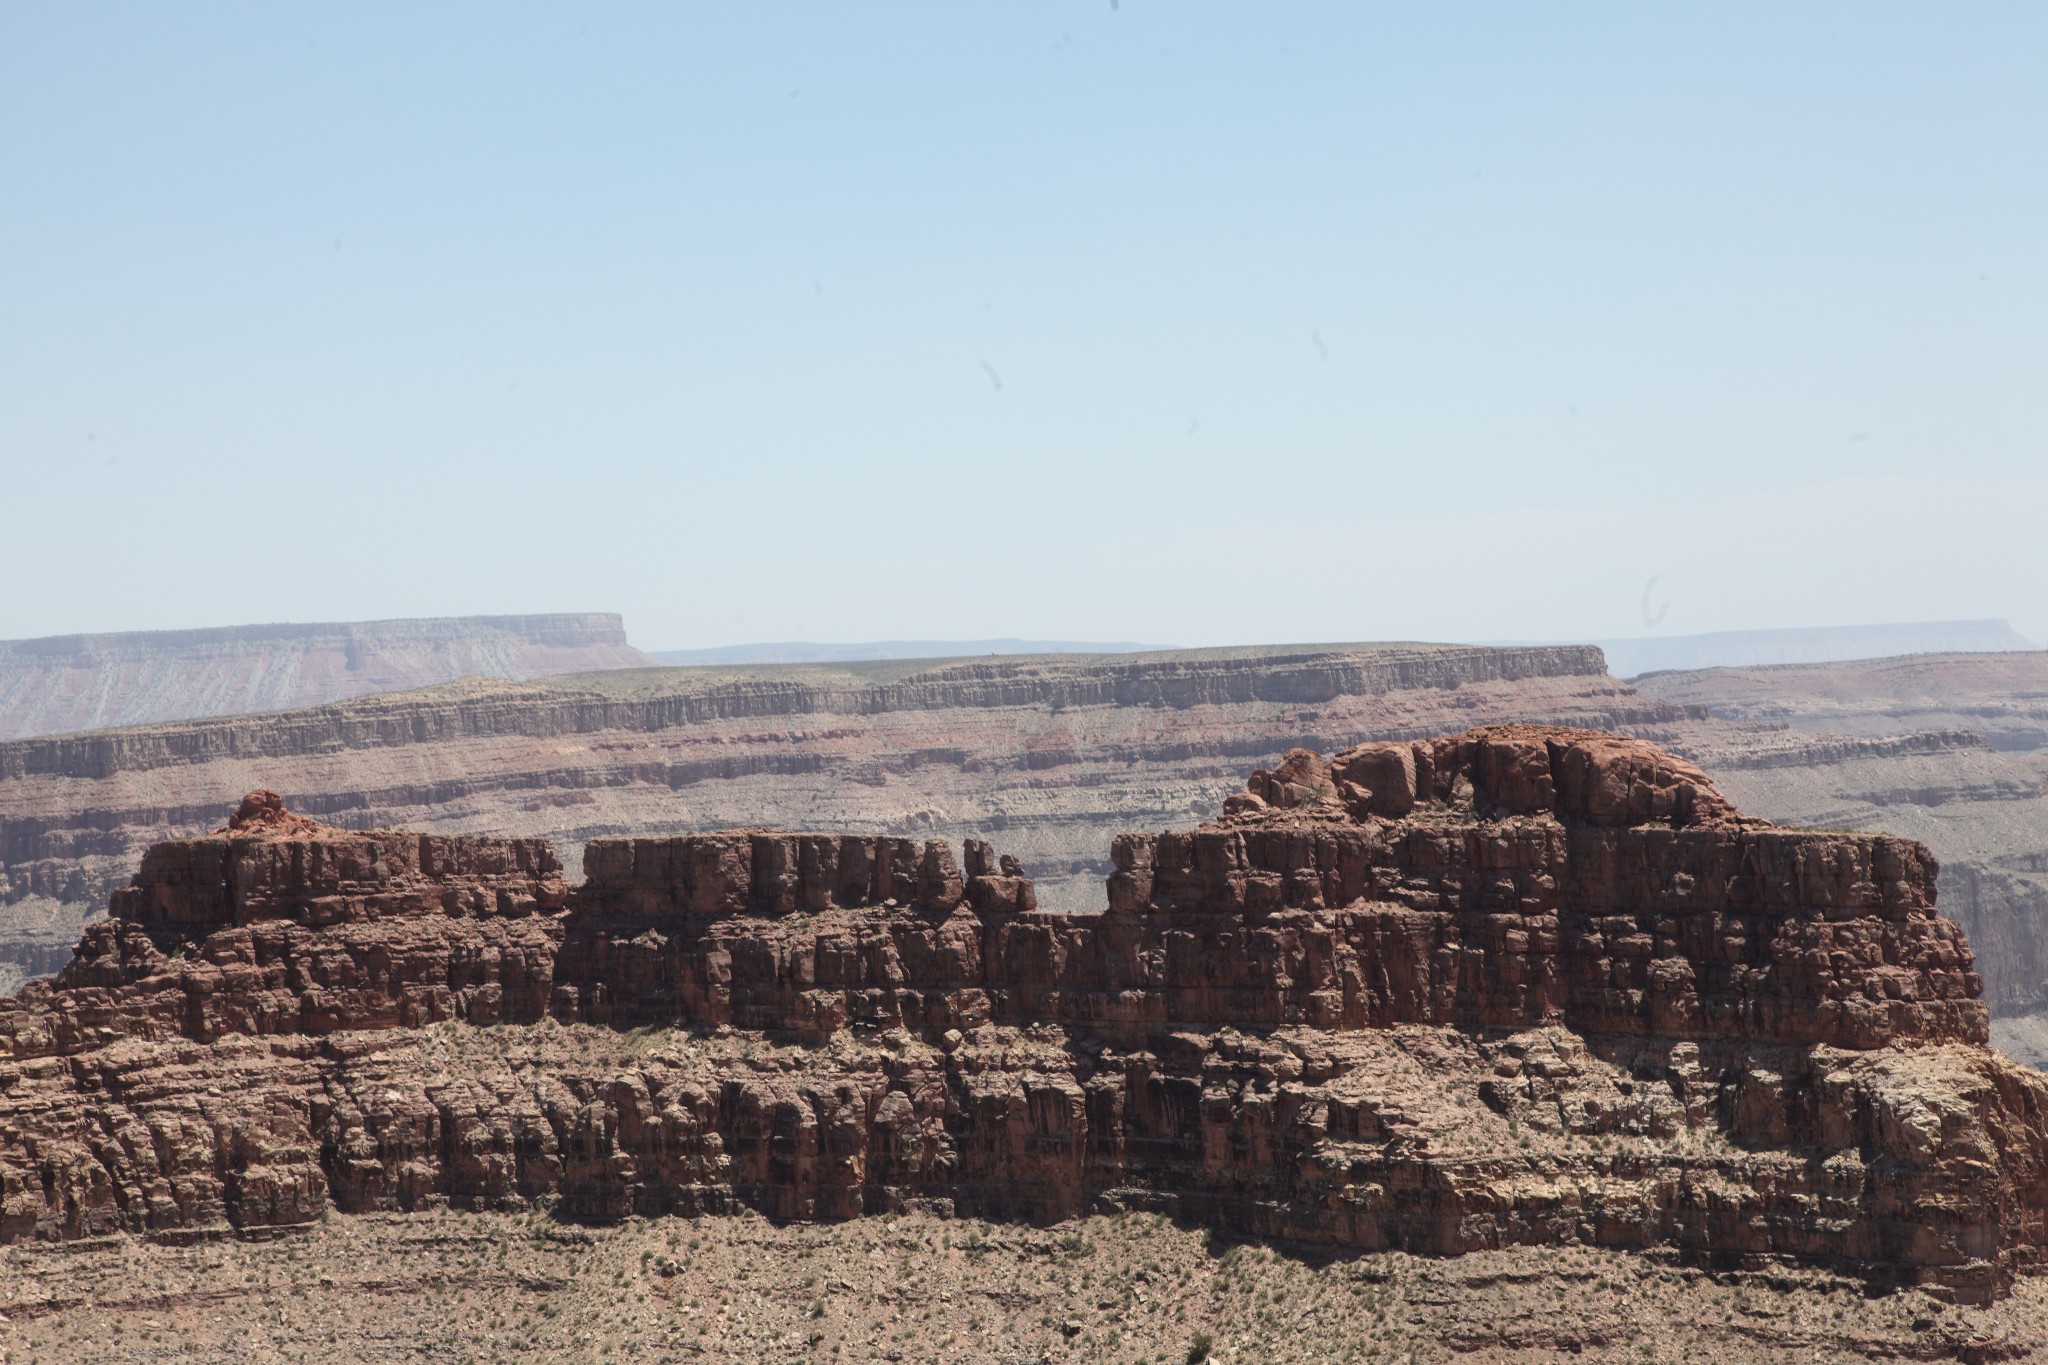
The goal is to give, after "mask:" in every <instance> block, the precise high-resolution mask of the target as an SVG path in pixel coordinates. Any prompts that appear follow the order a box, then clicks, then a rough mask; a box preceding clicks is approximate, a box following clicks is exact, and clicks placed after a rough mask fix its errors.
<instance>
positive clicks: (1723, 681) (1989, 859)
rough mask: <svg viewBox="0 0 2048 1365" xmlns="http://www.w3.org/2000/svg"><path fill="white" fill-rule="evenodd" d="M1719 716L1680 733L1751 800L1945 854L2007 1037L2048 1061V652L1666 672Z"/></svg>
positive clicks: (1945, 893) (1660, 683)
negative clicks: (2044, 1014)
mask: <svg viewBox="0 0 2048 1365" xmlns="http://www.w3.org/2000/svg"><path fill="white" fill-rule="evenodd" d="M1636 687H1637V690H1638V691H1640V692H1641V693H1642V694H1644V695H1645V696H1648V697H1652V698H1655V699H1658V700H1662V701H1666V702H1669V703H1671V704H1673V705H1677V706H1683V707H1689V708H1698V709H1700V710H1704V711H1705V712H1706V713H1707V716H1708V719H1707V720H1706V721H1704V722H1699V723H1694V724H1692V725H1689V726H1687V727H1685V732H1684V733H1683V734H1676V733H1674V734H1672V735H1669V736H1667V737H1666V738H1667V740H1668V741H1670V742H1671V743H1672V744H1673V747H1674V748H1677V749H1679V750H1680V751H1682V752H1684V753H1686V754H1687V755H1688V756H1689V757H1691V758H1693V759H1694V760H1695V761H1697V762H1699V763H1700V764H1701V765H1702V766H1704V767H1706V768H1707V770H1708V771H1710V772H1712V773H1713V774H1714V775H1715V778H1716V780H1717V781H1718V782H1719V783H1720V784H1721V786H1722V788H1723V789H1724V790H1726V791H1727V792H1728V793H1729V794H1730V796H1732V797H1734V798H1735V799H1737V800H1739V801H1740V802H1741V803H1742V804H1743V806H1744V807H1745V808H1746V809H1749V810H1753V811H1755V812H1757V813H1758V814H1760V815H1764V816H1768V817H1769V818H1771V819H1774V820H1784V821H1788V822H1797V823H1800V824H1807V825H1828V826H1831V827H1836V828H1844V829H1866V830H1885V831H1889V832H1891V833H1895V834H1900V835H1904V836H1906V837H1909V838H1912V839H1917V840H1919V841H1921V842H1923V843H1925V844H1927V845H1928V847H1930V848H1931V849H1933V850H1934V852H1935V854H1936V855H1937V856H1938V857H1939V858H1940V859H1941V864H1942V876H1941V904H1942V910H1943V912H1944V913H1945V914H1948V915H1950V916H1952V917H1953V918H1955V919H1956V920H1957V921H1958V922H1959V923H1961V924H1962V925H1963V926H1964V928H1965V929H1967V930H1968V931H1969V935H1970V941H1971V942H1972V943H1973V944H1975V945H1976V946H1977V951H1978V954H1979V957H1980V958H1981V959H1982V961H1983V962H1984V963H1985V977H1986V989H1987V997H1988V999H1989V1001H1990V1003H1991V1006H1992V1010H1993V1013H1994V1015H1995V1016H1997V1017H1998V1018H1999V1019H2000V1021H2001V1022H2000V1026H1999V1029H1998V1040H1999V1043H2000V1046H2002V1047H2007V1048H2009V1049H2010V1050H2011V1051H2012V1052H2013V1055H2015V1056H2019V1057H2022V1058H2023V1059H2025V1060H2027V1061H2029V1062H2030V1063H2032V1064H2035V1065H2043V1064H2048V1021H2043V1020H2041V1019H2038V1018H2029V1017H2028V1016H2035V1015H2038V1014H2039V1012H2040V1011H2041V1010H2042V1009H2043V1008H2044V1007H2048V653H2042V652H2040V651H2035V652H2032V653H2024V652H2014V653H2003V654H1951V655H1916V656H1907V657H1900V658H1892V659H1865V660H1860V661H1856V662H1853V663H1836V664H1823V665H1796V666H1792V665H1788V666H1782V667H1769V668H1743V669H1736V668H1726V669H1713V670H1708V671H1705V672H1697V673H1664V674H1653V675H1651V676H1649V677H1646V678H1641V679H1638V680H1637V683H1636Z"/></svg>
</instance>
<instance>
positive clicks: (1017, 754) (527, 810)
mask: <svg viewBox="0 0 2048 1365" xmlns="http://www.w3.org/2000/svg"><path fill="white" fill-rule="evenodd" d="M1682 714H1683V712H1681V711H1680V710H1678V709H1675V708H1672V707H1669V706H1667V705H1664V704H1663V703H1657V702H1645V701H1644V700H1643V699H1642V698H1640V697H1637V696H1635V695H1634V694H1633V693H1631V692H1630V691H1629V690H1628V689H1627V688H1626V687H1624V686H1622V685H1621V684H1619V683H1616V682H1615V681H1614V680H1613V679H1612V678H1609V677H1608V676H1607V675H1606V674H1605V672H1604V670H1603V668H1602V665H1601V660H1600V656H1599V653H1598V651H1596V650H1591V649H1587V648H1582V647H1575V648H1566V649H1549V648H1545V649H1467V648H1459V647H1431V646H1317V647H1303V648H1295V649H1287V648H1263V649H1236V650H1207V651H1178V652H1168V653H1157V654H1143V655H1131V656H1072V657H1063V658H1050V659H1047V658H1037V659H1031V658H1025V659H979V660H958V661H941V662H937V663H934V662H931V661H917V662H902V661H898V662H888V663H855V664H846V665H837V666H832V667H773V668H771V667H760V668H716V669H671V670H658V671H629V672H616V673H608V674H591V675H583V676H576V677H562V678H550V679H544V680H538V681H534V682H529V683H526V684H523V685H514V684H504V683H484V682H477V681H471V682H465V683H460V684H453V685H448V686H443V687H440V688H434V689H426V690H422V691H416V692H410V693H399V694H388V695H382V696H375V697H363V698H358V699H356V700H353V701H349V702H345V703H340V704H336V705H333V706H326V707H318V708H311V709H306V710H299V711H290V712H281V713H276V714H272V715H259V716H238V717H233V718H222V719H215V720H201V721H192V722H187V723H183V724H177V725H161V726H150V727H142V728H136V729H129V730H122V731H107V732H101V733H97V734H90V735H67V736H57V737H51V738H46V739H34V740H24V741H16V742H13V743H7V744H0V955H4V957H5V958H6V959H8V960H11V961H12V962H13V963H14V964H15V970H16V972H17V973H20V972H23V971H25V970H27V969H30V968H33V969H34V970H37V971H47V970H54V968H55V967H56V966H61V965H62V957H63V955H64V954H65V953H68V951H69V947H70V945H71V943H73V942H74V941H75V940H76V939H77V936H78V928H79V926H80V925H81V924H82V923H83V921H84V920H85V918H86V917H88V916H90V915H92V914H96V913H99V912H100V911H101V910H102V909H103V908H104V906H105V904H106V898H107V895H108V894H109V892H111V891H112V890H113V888H114V887H116V886H118V885H120V884H121V883H122V882H123V881H125V880H126V878H127V876H128V874H129V872H130V870H131V869H132V867H133V865H134V860H135V858H136V857H137V856H139V854H140V853H141V852H142V850H143V849H144V848H146V847H147V846H148V845H149V844H151V843H153V842H156V841H158V840H162V839H169V838H175V837H179V836H183V835H189V834H195V833H199V832H202V831H204V830H207V829H210V828H211V827H212V826H213V825H214V824H215V823H217V821H218V818H219V817H218V813H219V811H220V810H221V809H222V808H224V807H226V806H229V805H231V804H232V803H233V802H234V800H235V799H236V798H237V797H238V796H239V795H240V794H241V793H242V792H244V791H246V790H248V789H249V788H251V787H258V786H262V787H269V788H273V789H275V790H277V791H280V792H282V793H284V795H285V796H286V798H287V799H288V800H289V801H290V802H291V803H292V805H293V807H294V809H297V810H302V811H305V812H307V813H309V814H313V815H316V816H318V817H319V818H320V819H322V820H324V821H327V822H328V823H330V824H335V825H340V826H344V827H355V828H374V827H392V826H405V827H411V828H417V829H423V830H429V831H435V832H444V833H482V832H493V833H512V834H520V835H530V836H536V837H544V838H547V839H550V840H552V841H553V842H554V843H555V844H556V845H557V846H558V847H560V848H561V849H562V851H563V853H564V855H565V856H566V857H568V858H569V859H570V860H571V861H572V863H573V861H574V860H575V859H576V857H577V856H579V851H580V849H581V848H582V846H583V844H584V843H585V842H586V841H588V840H591V839H597V838H607V837H618V836H624V835H635V834H670V833H674V832H677V831H680V830H690V829H699V830H702V829H718V828H725V827H732V826H738V825H744V824H748V823H751V822H755V821H759V820H761V819H763V818H767V817H772V818H773V819H774V820H775V821H776V822H777V823H780V824H785V825H800V826H803V827H807V828H812V829H820V830H841V831H854V830H873V831H882V832H887V833H891V834H898V835H905V836H915V837H934V836H943V837H949V838H952V839H955V840H958V839H960V838H962V837H965V836H967V835H970V834H982V833H986V834H994V835H998V836H1000V837H1001V838H1002V840H1003V841H1004V843H1005V845H1006V846H1007V847H1010V848H1012V849H1014V850H1015V851H1016V852H1017V853H1018V854H1019V855H1020V856H1023V857H1024V858H1026V859H1027V860H1028V861H1029V862H1030V863H1031V865H1032V867H1033V869H1034V871H1035V872H1036V873H1037V876H1038V886H1039V894H1040V896H1041V897H1042V898H1043V899H1044V901H1045V903H1046V904H1047V905H1049V906H1053V907H1057V908H1067V909H1084V908H1089V907H1090V906H1092V905H1093V904H1094V903H1095V901H1096V900H1097V898H1098V897H1099V894H1100V890H1099V888H1100V879H1101V878H1102V876H1104V875H1105V874H1106V873H1107V872H1108V870H1109V864H1108V858H1107V852H1108V847H1109V841H1110V839H1111V837H1112V836H1114V835H1115V834H1116V832H1117V831H1119V830H1122V829H1126V828H1134V827H1144V826H1147V825H1150V826H1152V827H1155V828H1156V827H1163V826H1165V825H1169V824H1175V823H1179V824H1190V823H1193V822H1195V821H1198V820H1201V819H1203V818H1205V817H1207V816H1209V815H1213V814H1215V813H1216V812H1217V811H1218V810H1219V809H1220V805H1221V801H1222V799H1223V797H1224V796H1225V795H1226V794H1227V793H1228V792H1229V791H1230V790H1231V789H1233V788H1235V787H1236V786H1238V785H1239V783H1240V780H1241V778H1242V774H1243V773H1244V771H1245V770H1246V769H1247V768H1249V767H1251V766H1255V765H1257V764H1259V763H1264V762H1270V761H1274V760H1276V759H1277V758H1278V757H1279V755H1280V754H1281V753H1283V752H1285V751H1286V750H1287V749H1288V748H1290V747H1293V746H1296V745H1307V746H1310V747H1319V748H1322V749H1325V750H1331V749H1337V748H1341V747H1343V746H1344V745H1346V744H1350V743H1354V742H1356V741H1357V740H1358V739H1360V738H1362V737H1366V736H1374V735H1385V736H1415V735H1422V734H1428V733H1433V732H1437V731H1441V730H1446V729H1456V728H1459V727H1461V726H1465V725H1470V724H1477V723H1482V722H1487V721H1499V720H1546V721H1558V722H1564V723H1572V724H1581V725H1591V726H1601V727H1607V728H1613V727H1616V726H1626V725H1630V724H1637V723H1642V722H1646V721H1657V720H1660V719H1668V718H1672V717H1675V716H1679V715H1682Z"/></svg>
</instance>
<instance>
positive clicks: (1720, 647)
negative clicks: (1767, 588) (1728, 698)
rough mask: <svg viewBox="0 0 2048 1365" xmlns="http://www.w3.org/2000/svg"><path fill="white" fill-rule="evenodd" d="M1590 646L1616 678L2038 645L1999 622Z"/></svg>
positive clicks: (1731, 634) (1721, 634)
mask: <svg viewBox="0 0 2048 1365" xmlns="http://www.w3.org/2000/svg"><path fill="white" fill-rule="evenodd" d="M1590 643H1592V644H1596V645H1598V646H1600V648H1601V649H1602V650H1603V651H1604V652H1605V653H1606V655H1607V668H1608V671H1609V672H1611V673H1613V674H1614V676H1615V677H1617V678H1638V677H1641V676H1642V675H1643V674H1645V673H1662V672H1668V671H1671V670H1674V669H1680V670H1683V669H1695V668H1755V667H1759V666H1764V665H1770V664H1824V663H1839V662H1843V661H1846V660H1850V659H1888V658H1892V657H1894V656H1896V655H1902V654H1995V653H2002V652H2005V651H2009V650H2038V649H2040V648H2041V646H2040V645H2038V644H2036V643H2034V642H2033V641H2032V640H2029V639H2028V638H2027V637H2026V636H2024V635H2022V634H2020V633H2019V632H2018V631H2016V630H2014V629H2013V628H2012V626H2011V625H2010V624H2008V623H2007V622H2005V621H2003V620H1985V621H1913V622H1907V623H1904V624H1893V625H1877V626H1811V627H1797V628H1793V629H1787V630H1724V631H1716V632H1714V633H1712V634H1708V635H1661V636H1643V637H1638V638H1631V639H1615V640H1593V641H1590Z"/></svg>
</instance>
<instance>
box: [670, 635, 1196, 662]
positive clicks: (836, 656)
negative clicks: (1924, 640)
mask: <svg viewBox="0 0 2048 1365" xmlns="http://www.w3.org/2000/svg"><path fill="white" fill-rule="evenodd" d="M1171 648H1173V646H1171V645H1141V644H1137V643H1135V642H1133V641H1130V640H1117V641H1098V640H1008V639H1005V640H868V641H862V642H857V643H853V644H821V643H818V642H817V641H813V640H789V641H783V642H780V643H775V644H754V645H721V646H719V647H718V648H716V649H658V650H655V651H653V654H652V657H653V658H654V660H655V661H656V662H657V663H664V664H672V665H675V666H677V667H692V666H696V667H708V666H716V665H718V664H824V663H851V662H855V661H859V660H868V659H962V658H968V657H970V656H973V655H977V654H1136V653H1141V652H1144V651H1147V650H1159V649H1171Z"/></svg>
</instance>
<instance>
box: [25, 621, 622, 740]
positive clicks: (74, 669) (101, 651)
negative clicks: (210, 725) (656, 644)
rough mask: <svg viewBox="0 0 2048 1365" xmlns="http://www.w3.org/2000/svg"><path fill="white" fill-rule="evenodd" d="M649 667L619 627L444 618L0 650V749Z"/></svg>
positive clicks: (73, 639)
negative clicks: (407, 691)
mask: <svg viewBox="0 0 2048 1365" xmlns="http://www.w3.org/2000/svg"><path fill="white" fill-rule="evenodd" d="M649 662H650V660H649V659H648V657H647V656H646V655H644V654H642V653H641V652H640V651H639V650H637V649H634V648H633V647H632V646H630V645H628V644H627V643H626V631H625V627H624V626H623V625H622V624H621V623H620V621H619V618H618V617H617V616H613V615H608V614H601V613H580V614H559V615H552V616H453V617H447V618H441V619H422V620H400V621H341V622H323V623H319V624H313V625H262V626H222V627H219V628H216V629H210V630H161V631H135V632H130V633H127V634H119V635H53V636H50V637H48V638H45V639H37V640H0V739H14V738H19V737H21V736H24V735H52V734H61V733H63V732H66V731H71V730H93V729H99V728H101V727H103V726H109V725H141V724H147V723H149V722H152V721H165V720H184V719H188V718H190V717H193V716H224V715H235V714H239V713H242V712H248V711H275V710H281V709H283V708H286V707H292V706H316V705H319V704H321V703H323V702H331V701H339V700H341V699H342V698H345V697H357V696H362V695H364V694H365V693H370V692H394V691H399V690H402V689H404V688H408V687H424V686H427V685H428V684H431V683H440V682H448V681H450V680H452V679H455V678H463V677H469V676H472V675H478V674H481V675H485V676H489V677H496V678H534V677H539V676H541V675H542V674H545V673H573V672H579V671H582V670H585V669H593V668H637V667H641V666H643V665H645V664H647V663H649Z"/></svg>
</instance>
